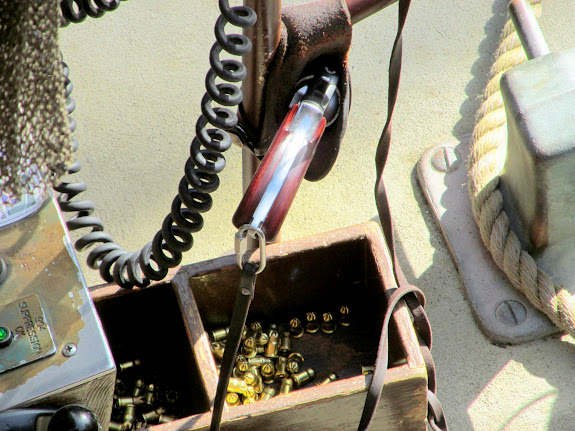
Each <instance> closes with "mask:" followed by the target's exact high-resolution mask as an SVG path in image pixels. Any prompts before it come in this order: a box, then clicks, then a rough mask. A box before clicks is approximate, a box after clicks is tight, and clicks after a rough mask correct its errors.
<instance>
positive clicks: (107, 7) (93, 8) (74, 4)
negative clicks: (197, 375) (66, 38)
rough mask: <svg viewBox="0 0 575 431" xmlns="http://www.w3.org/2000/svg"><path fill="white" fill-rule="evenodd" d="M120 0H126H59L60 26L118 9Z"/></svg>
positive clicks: (76, 22) (100, 15)
mask: <svg viewBox="0 0 575 431" xmlns="http://www.w3.org/2000/svg"><path fill="white" fill-rule="evenodd" d="M121 1H126V0H60V10H61V11H62V23H61V27H66V26H67V25H68V24H70V23H71V22H73V23H74V24H78V23H81V22H82V21H84V20H85V19H86V17H88V16H89V17H92V18H100V17H102V16H103V15H104V14H105V13H106V12H111V11H113V10H116V9H118V7H119V6H120V2H121Z"/></svg>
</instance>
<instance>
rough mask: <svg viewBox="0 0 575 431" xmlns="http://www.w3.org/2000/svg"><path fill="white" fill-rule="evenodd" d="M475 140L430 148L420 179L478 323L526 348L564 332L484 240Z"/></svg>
mask: <svg viewBox="0 0 575 431" xmlns="http://www.w3.org/2000/svg"><path fill="white" fill-rule="evenodd" d="M470 138H471V137H470V136H465V137H462V138H461V139H459V140H455V139H454V140H452V141H449V142H446V143H442V144H439V145H435V146H433V147H431V148H429V149H428V150H427V151H426V152H425V153H424V154H423V156H422V157H421V159H420V160H419V163H418V165H417V175H418V179H419V184H420V186H421V188H422V190H423V193H424V195H425V198H426V199H427V202H428V203H429V205H430V206H431V209H432V211H433V214H434V216H435V218H436V220H437V221H438V223H439V226H440V228H441V231H442V232H443V236H444V238H445V242H446V244H447V246H448V248H449V251H450V252H451V256H452V257H453V260H454V262H455V264H456V265H457V268H458V269H459V274H460V276H461V279H462V280H463V285H464V288H465V292H466V294H467V298H468V300H469V302H470V304H471V306H472V309H473V313H474V315H475V319H476V320H477V323H478V325H479V327H480V328H481V330H482V331H483V332H484V333H485V335H487V336H488V337H489V338H491V339H492V340H493V341H494V342H495V343H497V344H520V343H525V342H528V341H532V340H535V339H538V338H541V337H544V336H547V335H550V334H554V333H557V332H559V329H558V328H557V327H556V326H555V325H553V323H551V321H550V320H549V319H548V318H547V317H546V316H545V315H544V314H543V313H541V312H540V311H539V310H537V309H535V308H534V307H533V306H532V305H531V304H530V303H529V302H528V300H527V299H526V298H525V297H524V296H523V295H522V294H521V293H520V292H519V291H517V290H515V289H514V288H513V286H512V285H511V283H510V282H509V281H508V280H507V277H506V275H505V274H504V273H503V272H502V271H501V270H500V269H499V268H498V267H497V265H496V264H495V263H494V262H493V259H492V257H491V254H490V253H489V251H488V250H487V249H486V248H485V246H484V244H483V242H482V240H481V236H480V234H479V230H478V228H477V225H476V224H475V220H474V219H473V215H472V212H471V203H470V201H469V196H468V194H467V168H466V162H467V159H468V156H469V150H470V148H469V147H470Z"/></svg>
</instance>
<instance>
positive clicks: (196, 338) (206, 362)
mask: <svg viewBox="0 0 575 431" xmlns="http://www.w3.org/2000/svg"><path fill="white" fill-rule="evenodd" d="M172 284H173V287H174V290H175V291H176V297H177V298H178V303H179V304H180V309H181V311H182V317H183V319H184V324H185V326H186V332H187V334H188V339H189V341H190V345H191V346H192V347H193V348H192V350H193V352H194V357H195V359H196V362H197V365H198V368H199V372H200V378H201V380H202V382H203V384H204V387H205V389H206V393H207V395H208V398H209V400H210V406H212V405H213V403H214V398H215V396H216V387H217V384H218V383H217V382H218V374H217V370H216V366H215V363H214V358H213V356H212V350H211V348H210V341H209V339H208V334H207V333H206V331H205V330H204V326H203V325H202V320H201V319H200V312H199V311H198V307H197V306H196V302H195V301H194V299H193V297H192V294H191V291H190V289H189V287H188V283H187V278H186V276H185V275H184V274H179V275H176V276H175V277H174V278H173V279H172ZM225 411H227V405H226V406H224V412H225Z"/></svg>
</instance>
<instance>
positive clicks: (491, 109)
mask: <svg viewBox="0 0 575 431" xmlns="http://www.w3.org/2000/svg"><path fill="white" fill-rule="evenodd" d="M540 3H541V0H531V7H532V9H533V11H534V13H535V15H536V16H537V17H539V15H540V14H541V4H540ZM526 59H527V58H526V56H525V53H524V51H523V48H522V46H521V42H520V41H519V37H518V36H517V33H516V32H515V29H514V27H513V24H512V22H511V20H508V21H507V23H506V24H505V27H504V29H503V33H502V42H501V44H500V45H499V48H498V49H497V53H496V61H495V63H494V64H493V67H492V69H491V79H490V81H489V83H488V84H487V87H486V89H485V92H484V95H483V100H484V101H483V104H482V105H481V108H480V109H479V112H478V122H477V125H476V126H475V129H474V130H473V136H472V147H471V154H470V158H469V161H468V167H469V181H468V188H469V196H470V198H471V208H472V211H473V217H474V218H475V221H476V222H477V225H478V226H479V230H480V233H481V238H482V239H483V242H484V243H485V245H486V246H487V248H488V249H489V251H490V252H491V255H492V257H493V260H494V261H495V263H496V264H497V266H499V268H501V269H502V270H503V272H504V273H505V274H506V275H507V278H508V279H509V281H510V282H511V284H512V285H513V287H515V288H516V289H518V290H519V291H520V292H522V293H523V294H525V296H526V297H527V299H529V301H530V302H531V303H532V304H533V305H534V306H535V307H536V308H537V309H539V310H541V311H542V312H543V313H545V314H546V315H547V316H548V317H549V318H550V319H551V320H552V321H553V323H554V324H555V325H557V326H558V327H559V328H561V329H562V330H563V331H565V332H567V333H568V334H570V335H571V336H573V337H575V302H574V300H573V298H572V297H571V295H570V293H569V292H568V291H567V290H565V289H563V288H562V287H561V286H558V285H555V284H554V283H553V281H552V280H551V277H549V275H548V274H547V273H546V272H545V271H543V270H542V269H541V268H538V267H537V263H536V262H535V260H534V259H533V257H532V256H531V255H530V254H529V253H528V252H527V251H526V250H523V249H522V248H521V243H520V242H519V239H518V237H517V235H516V234H515V233H514V232H513V231H512V230H511V228H510V226H509V219H508V217H507V214H506V213H505V211H504V210H503V196H502V194H501V191H500V190H499V178H500V174H501V170H502V168H503V163H504V161H505V154H506V147H507V123H506V116H505V107H504V105H503V99H502V97H501V93H500V89H499V80H500V78H501V75H502V74H503V72H505V71H506V70H508V69H510V68H512V67H514V66H516V65H518V64H521V63H523V62H524V61H526Z"/></svg>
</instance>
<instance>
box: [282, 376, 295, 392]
mask: <svg viewBox="0 0 575 431" xmlns="http://www.w3.org/2000/svg"><path fill="white" fill-rule="evenodd" d="M292 389H293V380H292V379H291V378H290V377H286V378H285V379H282V383H281V386H280V395H286V394H289V393H290V392H291V391H292Z"/></svg>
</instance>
